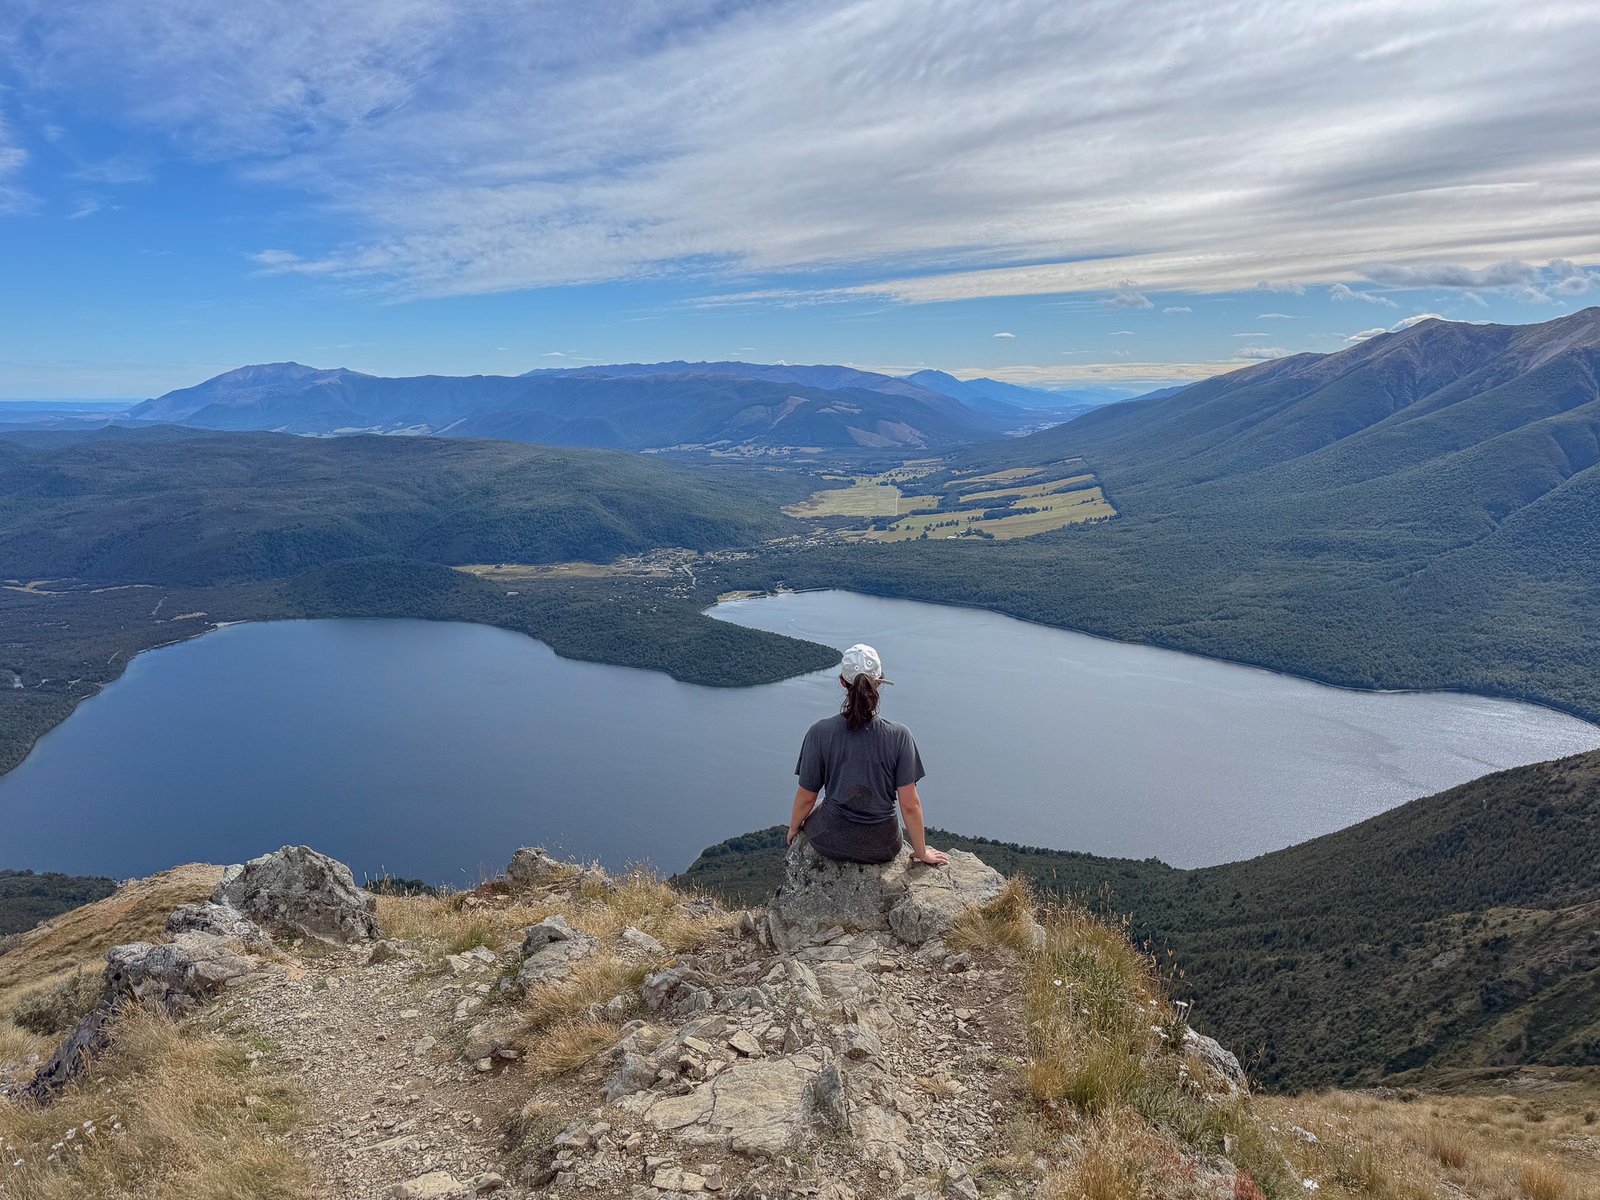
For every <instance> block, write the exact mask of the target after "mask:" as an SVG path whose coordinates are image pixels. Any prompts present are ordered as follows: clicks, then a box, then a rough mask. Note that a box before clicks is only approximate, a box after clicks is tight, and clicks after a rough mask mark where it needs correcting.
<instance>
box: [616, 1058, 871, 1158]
mask: <svg viewBox="0 0 1600 1200" xmlns="http://www.w3.org/2000/svg"><path fill="white" fill-rule="evenodd" d="M620 1107H622V1108H623V1109H625V1110H629V1111H632V1112H635V1113H638V1114H640V1115H642V1116H643V1117H644V1119H645V1120H646V1121H647V1122H649V1123H650V1124H651V1125H653V1126H654V1127H655V1128H656V1129H658V1130H661V1131H662V1132H664V1133H667V1134H669V1135H670V1136H671V1137H672V1138H673V1139H674V1140H675V1141H677V1142H679V1143H680V1144H682V1145H685V1146H697V1147H698V1146H707V1147H715V1148H718V1149H721V1148H723V1147H726V1148H727V1149H729V1150H733V1151H735V1152H738V1153H743V1154H760V1155H769V1156H776V1155H779V1154H784V1153H787V1152H789V1151H791V1150H794V1149H795V1148H796V1147H798V1146H800V1145H801V1144H802V1143H804V1142H806V1141H807V1140H810V1139H812V1138H814V1137H815V1135H816V1132H817V1131H818V1130H819V1128H820V1129H821V1130H827V1131H832V1130H838V1129H840V1128H841V1127H842V1126H845V1125H847V1123H848V1106H847V1102H846V1100H845V1097H844V1092H843V1080H842V1079H841V1077H840V1075H839V1072H838V1069H837V1068H836V1067H835V1066H834V1064H833V1062H832V1060H831V1058H830V1057H829V1055H828V1053H827V1051H825V1050H822V1049H820V1048H818V1047H808V1048H806V1049H804V1050H801V1051H799V1052H798V1053H795V1054H791V1055H788V1056H786V1057H784V1058H775V1059H759V1060H747V1061H744V1062H740V1063H736V1064H735V1065H733V1066H731V1067H729V1068H728V1069H727V1070H725V1071H723V1072H722V1073H721V1074H719V1075H717V1077H716V1078H714V1079H712V1080H710V1081H708V1082H706V1083H703V1084H700V1085H699V1086H698V1087H696V1088H694V1089H693V1090H692V1091H690V1092H688V1093H687V1094H685V1095H666V1094H663V1093H660V1092H646V1091H640V1092H634V1093H633V1094H632V1095H629V1096H626V1097H625V1098H624V1099H623V1100H622V1101H621V1102H620Z"/></svg>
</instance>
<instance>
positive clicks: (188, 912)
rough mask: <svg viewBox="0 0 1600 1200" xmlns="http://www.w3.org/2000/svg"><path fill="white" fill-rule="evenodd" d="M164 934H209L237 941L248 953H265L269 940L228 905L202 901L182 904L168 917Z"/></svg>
mask: <svg viewBox="0 0 1600 1200" xmlns="http://www.w3.org/2000/svg"><path fill="white" fill-rule="evenodd" d="M167 933H168V934H170V935H171V936H173V937H176V936H177V935H178V934H180V933H208V934H210V935H211V936H213V937H219V938H222V939H224V940H225V941H230V942H237V943H238V944H239V945H241V946H243V947H244V948H245V949H247V950H268V949H270V948H271V946H272V938H270V937H269V936H268V935H267V931H266V930H264V929H262V928H261V926H259V925H257V924H256V923H255V922H254V921H252V920H251V919H250V918H249V917H247V916H245V915H244V914H243V913H242V912H240V911H239V910H238V909H237V908H234V907H233V905H231V904H218V903H217V902H216V901H214V900H204V901H201V902H200V903H198V904H182V905H179V906H178V907H177V908H175V909H173V910H172V912H171V913H170V914H168V916H167Z"/></svg>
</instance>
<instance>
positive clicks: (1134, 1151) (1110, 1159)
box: [1039, 1116, 1178, 1200]
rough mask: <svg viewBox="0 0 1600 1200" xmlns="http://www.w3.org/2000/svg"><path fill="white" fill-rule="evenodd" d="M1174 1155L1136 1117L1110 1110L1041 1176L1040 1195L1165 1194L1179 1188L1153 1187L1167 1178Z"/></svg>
mask: <svg viewBox="0 0 1600 1200" xmlns="http://www.w3.org/2000/svg"><path fill="white" fill-rule="evenodd" d="M1177 1158H1178V1155H1177V1154H1175V1153H1174V1152H1173V1149H1172V1147H1170V1146H1168V1145H1166V1144H1165V1142H1164V1140H1163V1139H1162V1138H1161V1136H1160V1135H1159V1134H1158V1133H1157V1132H1156V1131H1155V1130H1154V1129H1152V1128H1151V1127H1150V1126H1149V1125H1146V1124H1145V1123H1144V1122H1142V1121H1139V1120H1138V1119H1137V1118H1133V1119H1130V1118H1129V1117H1128V1116H1112V1117H1107V1118H1105V1119H1102V1120H1098V1121H1093V1122H1091V1123H1090V1124H1089V1125H1087V1126H1086V1127H1085V1129H1084V1132H1083V1135H1082V1137H1081V1138H1080V1139H1079V1142H1078V1146H1077V1152H1076V1153H1075V1154H1072V1155H1069V1156H1068V1158H1067V1161H1066V1162H1065V1163H1063V1164H1062V1165H1061V1166H1059V1167H1058V1168H1057V1169H1056V1170H1054V1171H1052V1172H1051V1173H1050V1174H1049V1175H1048V1176H1046V1178H1045V1182H1044V1186H1043V1187H1041V1188H1040V1191H1039V1194H1040V1196H1041V1197H1042V1198H1043V1200H1156V1197H1161V1200H1167V1197H1168V1196H1175V1195H1177V1194H1178V1193H1174V1192H1171V1191H1160V1190H1157V1188H1159V1187H1160V1186H1161V1185H1162V1184H1164V1183H1169V1182H1170V1180H1168V1179H1164V1178H1163V1176H1167V1175H1170V1174H1171V1171H1170V1170H1164V1169H1163V1168H1164V1167H1167V1166H1168V1165H1169V1164H1171V1163H1172V1162H1174V1161H1175V1160H1176V1159H1177Z"/></svg>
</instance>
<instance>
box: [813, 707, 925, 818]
mask: <svg viewBox="0 0 1600 1200" xmlns="http://www.w3.org/2000/svg"><path fill="white" fill-rule="evenodd" d="M794 773H795V774H796V775H798V776H799V777H800V786H801V787H803V788H804V789H805V790H806V791H808V792H821V793H822V803H823V804H825V805H827V806H828V807H829V808H831V809H832V810H833V811H834V812H836V813H838V814H839V815H840V816H841V817H843V818H845V819H846V820H849V821H859V822H860V823H861V824H863V825H871V824H875V823H877V822H879V821H887V820H889V819H891V818H892V817H893V816H894V814H895V804H896V797H895V791H896V789H898V788H903V787H905V786H906V785H907V784H912V783H916V782H917V780H919V779H921V778H922V776H923V775H924V774H925V772H924V771H923V769H922V756H921V755H920V754H918V753H917V743H916V742H915V741H913V740H912V737H911V731H910V730H909V729H907V728H906V727H905V726H904V725H896V724H895V723H894V722H893V721H885V720H884V719H883V718H882V717H874V718H873V719H872V724H870V725H868V726H867V727H866V728H865V729H858V730H856V731H855V732H854V733H852V732H851V730H850V726H849V725H847V724H846V723H845V719H844V714H843V713H841V714H839V715H838V716H836V717H824V718H823V719H822V720H820V721H818V722H817V723H816V724H815V725H813V726H812V727H811V728H810V729H808V730H806V740H805V741H804V742H803V743H801V746H800V761H799V762H798V763H797V764H796V765H795V769H794Z"/></svg>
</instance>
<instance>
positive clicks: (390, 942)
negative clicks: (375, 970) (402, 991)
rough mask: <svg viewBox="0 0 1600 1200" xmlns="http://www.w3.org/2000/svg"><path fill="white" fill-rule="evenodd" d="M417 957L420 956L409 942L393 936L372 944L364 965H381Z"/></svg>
mask: <svg viewBox="0 0 1600 1200" xmlns="http://www.w3.org/2000/svg"><path fill="white" fill-rule="evenodd" d="M419 957H421V956H420V955H419V954H418V953H417V952H416V951H415V950H413V949H412V948H411V946H410V944H409V943H407V942H402V941H397V940H395V939H394V938H385V939H384V940H383V941H381V942H376V943H374V944H373V947H372V952H371V953H369V954H368V955H367V961H366V964H365V965H366V966H369V967H381V966H382V965H383V964H384V963H391V962H399V961H401V960H403V959H414V958H419Z"/></svg>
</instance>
